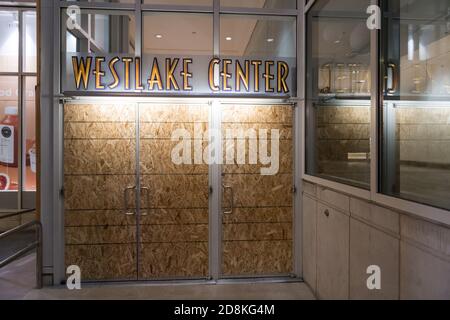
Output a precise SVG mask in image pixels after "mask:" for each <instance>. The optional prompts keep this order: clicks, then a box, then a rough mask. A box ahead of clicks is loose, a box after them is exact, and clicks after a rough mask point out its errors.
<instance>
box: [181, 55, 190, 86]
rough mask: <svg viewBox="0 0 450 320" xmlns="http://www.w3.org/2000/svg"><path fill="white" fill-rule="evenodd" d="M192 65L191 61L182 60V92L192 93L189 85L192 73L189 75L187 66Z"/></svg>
mask: <svg viewBox="0 0 450 320" xmlns="http://www.w3.org/2000/svg"><path fill="white" fill-rule="evenodd" d="M191 63H192V59H183V71H182V72H181V75H182V76H183V90H185V91H192V87H191V86H190V85H189V78H192V73H189V65H190V64H191Z"/></svg>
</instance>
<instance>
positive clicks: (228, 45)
mask: <svg viewBox="0 0 450 320" xmlns="http://www.w3.org/2000/svg"><path fill="white" fill-rule="evenodd" d="M220 54H221V55H223V56H234V57H265V58H269V57H275V58H295V57H296V19H295V18H294V17H266V16H248V15H246V16H243V15H228V14H223V15H221V16H220Z"/></svg>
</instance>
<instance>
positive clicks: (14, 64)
mask: <svg viewBox="0 0 450 320" xmlns="http://www.w3.org/2000/svg"><path fill="white" fill-rule="evenodd" d="M0 26H1V28H2V33H1V35H0V193H1V194H0V201H1V203H2V208H10V209H13V208H20V207H21V208H31V207H34V206H35V204H34V202H35V199H34V192H35V191H36V171H37V168H36V166H35V163H36V159H35V155H36V152H35V149H36V146H35V143H36V134H35V132H36V129H35V128H36V123H35V121H36V116H35V102H34V101H35V87H36V66H37V63H36V62H37V61H36V55H37V54H36V52H37V51H36V48H37V46H36V12H35V11H33V10H31V9H29V8H26V9H23V8H21V9H11V10H10V11H6V9H5V10H4V11H0ZM32 149H33V150H34V151H33V150H32ZM30 154H32V158H30ZM31 160H33V165H34V166H33V171H31V164H32V161H31ZM19 192H21V193H22V197H19ZM19 199H22V203H19Z"/></svg>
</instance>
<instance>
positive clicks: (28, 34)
mask: <svg viewBox="0 0 450 320" xmlns="http://www.w3.org/2000/svg"><path fill="white" fill-rule="evenodd" d="M23 22H24V23H23V33H24V34H23V37H24V42H23V70H24V71H25V72H36V62H37V60H36V12H34V11H29V12H24V13H23Z"/></svg>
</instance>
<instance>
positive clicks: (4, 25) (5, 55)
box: [0, 11, 19, 72]
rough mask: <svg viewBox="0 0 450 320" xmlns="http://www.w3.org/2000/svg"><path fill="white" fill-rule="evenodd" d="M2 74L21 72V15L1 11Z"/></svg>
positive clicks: (0, 47)
mask: <svg viewBox="0 0 450 320" xmlns="http://www.w3.org/2000/svg"><path fill="white" fill-rule="evenodd" d="M0 30H2V32H0V72H18V71H19V13H18V12H17V11H0Z"/></svg>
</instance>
